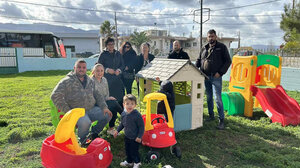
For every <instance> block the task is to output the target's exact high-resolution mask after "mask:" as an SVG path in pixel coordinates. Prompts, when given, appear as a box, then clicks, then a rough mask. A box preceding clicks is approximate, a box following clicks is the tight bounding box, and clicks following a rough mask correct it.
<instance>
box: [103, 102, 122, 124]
mask: <svg viewBox="0 0 300 168" xmlns="http://www.w3.org/2000/svg"><path fill="white" fill-rule="evenodd" d="M106 104H107V106H108V109H109V110H110V111H111V113H112V118H111V120H110V121H109V127H110V128H112V127H114V126H115V122H116V119H117V117H118V113H119V114H121V113H122V111H123V108H122V107H121V106H120V105H119V103H118V102H117V101H116V100H107V101H106Z"/></svg>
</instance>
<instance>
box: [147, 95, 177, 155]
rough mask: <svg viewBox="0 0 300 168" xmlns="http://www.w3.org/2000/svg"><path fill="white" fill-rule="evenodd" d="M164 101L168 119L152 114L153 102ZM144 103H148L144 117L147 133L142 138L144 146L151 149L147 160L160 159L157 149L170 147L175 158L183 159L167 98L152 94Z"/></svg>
mask: <svg viewBox="0 0 300 168" xmlns="http://www.w3.org/2000/svg"><path fill="white" fill-rule="evenodd" d="M153 100H155V101H157V100H158V101H164V103H165V107H166V111H167V118H168V122H167V121H166V119H165V118H164V117H163V116H162V115H160V114H151V101H153ZM144 102H146V103H147V107H146V114H145V115H143V116H142V117H143V120H144V123H145V133H144V135H143V137H142V144H143V145H145V146H149V147H150V151H149V152H148V155H147V158H148V159H149V160H155V159H159V157H160V154H159V152H158V151H157V150H155V148H166V147H170V149H171V153H174V154H175V156H177V157H179V158H180V157H181V151H180V148H179V146H178V145H176V143H177V142H176V139H175V132H174V123H173V117H172V114H171V110H170V106H169V103H168V100H167V96H166V95H165V94H162V93H150V94H147V95H146V96H145V97H144Z"/></svg>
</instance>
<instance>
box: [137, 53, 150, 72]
mask: <svg viewBox="0 0 300 168" xmlns="http://www.w3.org/2000/svg"><path fill="white" fill-rule="evenodd" d="M154 58H155V57H154V55H152V54H150V53H149V54H148V59H149V62H151V61H152V60H153V59H154ZM143 67H144V55H143V54H140V55H139V56H138V57H137V62H136V70H135V73H138V72H139V71H140V70H141V69H142V68H143Z"/></svg>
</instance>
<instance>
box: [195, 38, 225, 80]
mask: <svg viewBox="0 0 300 168" xmlns="http://www.w3.org/2000/svg"><path fill="white" fill-rule="evenodd" d="M208 49H209V44H206V45H205V46H204V47H202V49H201V52H200V55H199V57H198V59H197V61H196V66H197V67H198V68H200V70H202V71H203V72H204V73H205V74H206V75H208V76H210V75H214V74H216V73H217V72H218V73H219V74H220V75H221V76H222V75H224V74H225V73H226V72H227V70H228V68H229V66H230V64H231V59H230V55H229V52H228V50H227V47H226V46H225V45H224V44H223V43H220V42H218V41H217V42H216V45H215V46H214V48H213V50H212V52H211V54H210V55H208Z"/></svg>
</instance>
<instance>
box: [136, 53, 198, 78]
mask: <svg viewBox="0 0 300 168" xmlns="http://www.w3.org/2000/svg"><path fill="white" fill-rule="evenodd" d="M183 67H186V68H183ZM190 68H191V69H193V71H197V72H198V73H197V74H198V75H201V76H202V75H203V73H202V72H201V71H200V70H199V69H198V68H197V67H196V66H195V65H194V64H193V63H191V61H190V60H185V59H163V58H155V59H154V60H153V61H152V62H151V63H149V64H147V65H146V66H145V67H144V68H143V69H142V70H141V71H139V72H138V73H137V74H136V76H137V77H139V78H145V79H150V80H155V78H156V77H159V78H160V80H170V79H171V78H172V77H173V76H175V75H176V74H177V72H179V71H180V70H182V69H185V70H190ZM193 77H195V76H191V78H193Z"/></svg>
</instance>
